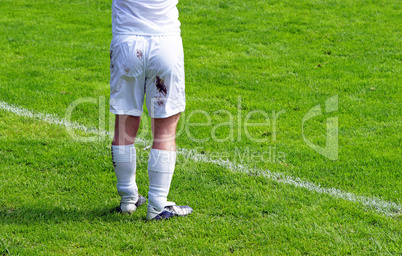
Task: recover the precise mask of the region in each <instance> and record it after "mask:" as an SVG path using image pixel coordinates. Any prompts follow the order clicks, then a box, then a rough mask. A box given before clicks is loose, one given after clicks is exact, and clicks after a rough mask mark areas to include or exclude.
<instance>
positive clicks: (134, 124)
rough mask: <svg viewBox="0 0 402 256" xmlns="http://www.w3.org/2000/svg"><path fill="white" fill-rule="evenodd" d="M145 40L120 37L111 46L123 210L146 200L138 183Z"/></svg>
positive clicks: (115, 140)
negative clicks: (137, 148)
mask: <svg viewBox="0 0 402 256" xmlns="http://www.w3.org/2000/svg"><path fill="white" fill-rule="evenodd" d="M143 42H144V40H143V38H141V37H132V36H119V37H115V38H114V39H113V41H112V43H111V48H110V61H111V63H110V68H111V79H110V90H111V93H110V111H111V112H112V113H114V114H116V125H115V136H114V138H113V143H112V160H113V166H114V170H115V174H116V179H117V191H118V192H119V195H120V196H121V200H120V210H121V211H122V212H123V213H131V212H133V211H135V210H136V209H137V207H138V206H139V205H140V204H142V203H144V201H145V199H144V198H143V197H142V196H140V195H138V188H137V184H136V182H135V172H136V151H135V147H134V140H135V136H136V134H137V131H138V127H139V124H140V116H141V113H142V105H143V102H144V83H145V74H144V65H143V64H144V61H143V60H142V56H137V51H142V50H143ZM141 47H142V48H141ZM140 57H141V58H140Z"/></svg>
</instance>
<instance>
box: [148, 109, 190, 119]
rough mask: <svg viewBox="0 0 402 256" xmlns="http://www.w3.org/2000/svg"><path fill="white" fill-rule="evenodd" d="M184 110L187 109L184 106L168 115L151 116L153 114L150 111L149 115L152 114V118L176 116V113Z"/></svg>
mask: <svg viewBox="0 0 402 256" xmlns="http://www.w3.org/2000/svg"><path fill="white" fill-rule="evenodd" d="M184 110H185V109H184V108H183V109H179V110H177V111H174V112H171V113H169V114H166V115H154V116H151V114H150V113H148V116H150V117H151V118H168V117H171V116H174V115H176V114H178V113H181V112H184Z"/></svg>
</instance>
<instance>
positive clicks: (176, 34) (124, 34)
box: [112, 32, 181, 36]
mask: <svg viewBox="0 0 402 256" xmlns="http://www.w3.org/2000/svg"><path fill="white" fill-rule="evenodd" d="M112 36H181V33H180V32H179V33H174V34H142V33H113V34H112Z"/></svg>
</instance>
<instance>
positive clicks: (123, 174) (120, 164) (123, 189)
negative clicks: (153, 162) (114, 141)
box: [112, 145, 138, 204]
mask: <svg viewBox="0 0 402 256" xmlns="http://www.w3.org/2000/svg"><path fill="white" fill-rule="evenodd" d="M112 160H113V166H114V172H115V174H116V179H117V191H118V192H119V195H120V196H121V201H120V203H127V204H135V203H136V202H137V201H138V188H137V184H136V182H135V168H136V152H135V147H134V145H126V146H117V145H112Z"/></svg>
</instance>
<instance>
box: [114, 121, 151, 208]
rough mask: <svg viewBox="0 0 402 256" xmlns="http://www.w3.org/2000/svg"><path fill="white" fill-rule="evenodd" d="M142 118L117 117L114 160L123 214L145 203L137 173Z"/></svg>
mask: <svg viewBox="0 0 402 256" xmlns="http://www.w3.org/2000/svg"><path fill="white" fill-rule="evenodd" d="M140 121H141V117H140V116H129V115H116V123H115V133H114V138H113V142H112V160H113V166H114V170H115V174H116V179H117V191H118V192H119V195H120V196H121V201H120V210H121V212H122V213H131V212H134V211H135V210H136V209H137V207H138V206H140V205H141V204H143V203H145V198H144V197H142V196H141V195H138V188H137V183H136V182H135V176H136V175H135V172H136V150H135V147H134V142H135V137H136V136H137V132H138V128H139V126H140Z"/></svg>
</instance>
